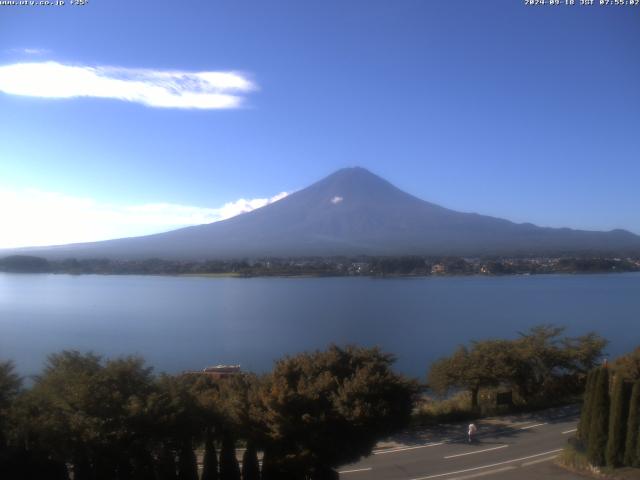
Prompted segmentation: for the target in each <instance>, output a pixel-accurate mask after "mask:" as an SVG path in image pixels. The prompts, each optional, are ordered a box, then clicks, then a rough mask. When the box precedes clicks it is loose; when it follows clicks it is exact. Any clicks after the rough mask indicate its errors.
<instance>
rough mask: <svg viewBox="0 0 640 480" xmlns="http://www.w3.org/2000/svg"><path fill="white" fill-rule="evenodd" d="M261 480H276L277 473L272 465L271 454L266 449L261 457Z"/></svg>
mask: <svg viewBox="0 0 640 480" xmlns="http://www.w3.org/2000/svg"><path fill="white" fill-rule="evenodd" d="M260 473H261V475H260V478H261V480H278V472H277V470H276V467H275V464H274V458H273V453H272V452H270V451H269V450H268V449H266V450H265V451H264V453H263V455H262V470H261V472H260Z"/></svg>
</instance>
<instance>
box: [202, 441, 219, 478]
mask: <svg viewBox="0 0 640 480" xmlns="http://www.w3.org/2000/svg"><path fill="white" fill-rule="evenodd" d="M219 478H220V476H219V475H218V455H217V453H216V446H215V444H214V442H213V436H212V434H211V432H210V431H209V432H207V436H206V439H205V442H204V462H203V466H202V477H201V480H218V479H219Z"/></svg>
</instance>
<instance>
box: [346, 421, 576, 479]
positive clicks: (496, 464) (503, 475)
mask: <svg viewBox="0 0 640 480" xmlns="http://www.w3.org/2000/svg"><path fill="white" fill-rule="evenodd" d="M577 420H578V414H577V412H576V411H575V410H569V411H567V410H564V411H561V412H557V411H556V412H553V413H549V414H538V415H535V416H531V417H523V418H520V419H516V421H513V422H510V423H508V424H499V425H496V424H491V425H490V424H487V425H483V424H482V423H480V424H479V432H478V438H477V441H476V442H474V443H472V444H469V443H468V442H467V439H466V428H465V426H464V425H460V426H459V430H460V432H459V433H458V432H455V431H451V430H449V431H447V432H443V434H444V435H446V436H443V437H442V438H432V439H431V441H429V442H419V441H415V442H403V443H402V444H399V445H398V446H395V447H391V448H386V449H379V450H376V451H374V454H373V455H371V456H369V457H367V458H365V459H363V460H361V461H360V462H357V463H354V464H351V465H346V466H344V467H342V468H340V478H341V480H361V479H362V480H364V479H374V480H431V479H437V480H454V479H455V480H462V479H472V478H481V477H484V478H496V479H504V480H508V479H518V480H528V479H545V478H551V479H553V478H557V479H579V478H583V477H580V476H577V475H574V474H571V473H568V472H566V471H564V470H562V469H560V468H559V467H556V466H555V465H554V464H553V460H554V459H555V458H556V457H557V456H558V455H559V453H560V451H561V450H562V448H563V447H564V446H565V445H566V444H567V440H568V438H569V437H571V436H573V435H575V431H576V430H575V429H576V424H577Z"/></svg>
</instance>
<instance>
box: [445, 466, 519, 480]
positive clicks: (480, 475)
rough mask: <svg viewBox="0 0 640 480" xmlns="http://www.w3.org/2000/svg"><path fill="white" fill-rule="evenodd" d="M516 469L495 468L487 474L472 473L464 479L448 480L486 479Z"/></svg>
mask: <svg viewBox="0 0 640 480" xmlns="http://www.w3.org/2000/svg"><path fill="white" fill-rule="evenodd" d="M515 469H516V467H513V466H508V467H502V468H496V469H495V470H489V471H488V472H479V473H472V474H471V475H465V476H464V477H453V478H450V479H449V480H469V479H470V478H478V477H486V476H487V475H495V474H496V473H500V472H506V471H508V470H515Z"/></svg>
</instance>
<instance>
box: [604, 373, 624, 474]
mask: <svg viewBox="0 0 640 480" xmlns="http://www.w3.org/2000/svg"><path fill="white" fill-rule="evenodd" d="M627 408H628V397H627V392H626V384H625V381H624V379H623V378H622V375H616V376H615V377H614V379H613V391H612V394H611V407H610V409H609V435H608V439H607V451H606V455H605V456H606V461H607V465H608V466H610V467H619V466H621V465H622V462H623V459H624V449H625V439H626V430H627Z"/></svg>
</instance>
